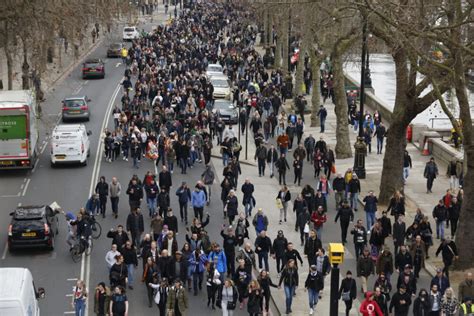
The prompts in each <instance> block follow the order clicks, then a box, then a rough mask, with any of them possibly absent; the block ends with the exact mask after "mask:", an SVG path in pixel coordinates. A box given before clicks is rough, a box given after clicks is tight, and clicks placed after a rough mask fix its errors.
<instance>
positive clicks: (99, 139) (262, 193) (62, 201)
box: [0, 2, 457, 316]
mask: <svg viewBox="0 0 474 316" xmlns="http://www.w3.org/2000/svg"><path fill="white" fill-rule="evenodd" d="M160 3H161V2H160ZM170 11H171V10H170ZM168 14H169V13H168ZM168 17H169V16H168V15H165V14H164V11H163V7H162V6H160V7H159V11H158V12H155V13H154V14H153V23H151V21H150V19H149V17H146V18H145V17H143V16H141V15H140V19H139V21H140V22H141V24H140V25H139V29H140V30H142V29H144V30H145V31H151V30H152V27H154V26H156V25H157V24H164V23H165V21H166V20H167V18H168ZM227 23H229V22H227ZM122 27H123V24H119V25H118V27H116V28H114V29H116V30H117V32H118V33H117V34H113V35H109V36H107V37H106V38H105V39H104V40H103V41H102V42H101V43H100V44H99V45H97V46H96V47H95V48H94V49H93V50H92V51H91V53H90V55H89V56H88V57H94V58H101V59H103V60H104V62H105V72H106V76H105V78H104V79H89V80H83V79H82V78H81V70H82V63H80V62H78V64H77V65H76V66H75V68H74V69H73V71H72V72H71V73H70V74H69V75H68V76H67V77H66V78H65V79H64V80H63V81H60V82H58V83H57V84H56V85H55V86H54V87H52V89H51V90H50V91H49V93H48V94H47V95H46V101H45V102H43V103H42V104H41V106H42V116H41V118H40V144H41V145H40V153H41V155H40V157H39V159H38V161H37V163H36V165H35V166H34V168H33V169H32V170H29V171H1V172H0V200H1V202H2V212H1V213H0V231H1V232H2V234H0V256H1V259H0V267H25V268H28V269H29V270H30V271H31V272H32V275H33V278H34V283H35V286H36V287H43V288H44V289H45V291H46V297H45V298H44V299H42V300H40V308H41V314H42V315H47V316H49V315H51V316H56V315H58V316H59V315H74V314H75V312H74V308H73V306H72V305H71V301H72V296H73V294H72V293H73V289H74V286H75V284H76V281H77V280H84V281H85V282H86V286H87V287H88V291H89V298H88V302H87V304H88V307H87V313H86V316H90V315H94V310H93V305H94V295H93V293H94V289H95V287H96V285H97V284H98V283H99V282H105V283H106V284H107V285H109V271H108V269H107V266H106V262H105V255H106V253H107V251H109V250H110V247H111V239H110V238H107V237H106V235H107V232H108V231H109V230H111V229H115V228H116V227H117V225H119V224H122V225H124V226H125V224H126V219H127V215H128V214H129V209H130V207H129V203H128V196H127V195H126V194H125V191H126V189H127V186H128V183H129V180H130V179H131V178H132V176H133V175H137V176H138V178H139V179H143V178H144V176H145V174H146V172H147V171H151V172H152V173H154V174H155V175H158V173H159V172H160V171H161V166H162V164H161V162H160V164H159V165H158V166H156V165H155V163H154V161H152V160H150V159H148V158H142V159H141V163H140V165H139V169H135V168H133V165H132V159H131V158H130V159H129V161H124V160H123V159H122V157H121V156H120V157H119V158H118V159H117V160H116V161H113V162H108V161H106V160H105V157H104V142H103V136H104V135H103V131H104V130H105V129H108V130H109V131H111V130H113V129H114V122H113V115H112V110H113V108H114V107H115V106H118V107H121V97H122V93H123V88H122V85H121V82H122V79H123V77H124V71H125V66H124V65H123V64H122V59H121V58H115V59H114V58H106V50H107V47H108V45H109V44H110V43H113V42H116V41H121V38H122V34H121V29H122ZM177 38H178V39H179V37H177ZM239 41H240V39H239ZM170 42H171V41H170ZM183 42H184V39H183ZM127 45H128V47H130V46H131V44H127ZM196 45H197V44H196ZM259 49H260V50H262V49H261V47H259ZM130 51H132V50H130ZM206 56H207V55H206ZM180 66H181V65H180ZM236 68H237V67H236ZM262 69H263V68H262ZM264 71H265V70H264ZM144 77H145V76H144ZM136 79H137V78H136V77H134V76H132V83H133V84H135V81H136ZM160 79H161V78H160ZM173 80H175V82H176V81H177V79H176V78H173ZM164 81H165V80H164V79H163V82H164ZM196 81H197V80H196ZM160 84H162V83H160ZM186 88H188V87H187V86H186ZM213 89H214V88H213ZM164 90H165V91H166V88H165V89H164ZM184 90H186V89H184ZM213 91H214V90H213ZM82 95H85V96H87V97H88V98H90V99H91V101H90V105H89V106H90V111H91V117H90V121H88V122H84V124H85V125H86V127H87V130H89V131H91V133H92V134H91V136H90V139H91V147H90V149H91V150H90V151H91V152H90V157H89V160H88V164H87V166H64V167H63V166H61V167H55V168H52V167H51V166H50V143H49V140H50V133H51V131H52V129H53V128H54V127H55V126H56V125H57V124H60V123H61V122H60V119H61V100H63V99H64V98H65V97H68V96H82ZM306 98H308V99H310V98H311V97H310V96H307V97H306ZM160 102H161V100H160ZM290 102H291V100H289V102H287V103H286V104H284V105H283V106H282V107H283V109H284V110H285V111H286V112H287V113H289V112H291V109H290ZM330 102H331V101H330V98H329V99H328V100H327V102H326V104H325V106H326V107H327V108H328V112H330V114H329V116H328V121H327V124H326V132H325V133H320V132H319V128H317V127H316V128H311V127H310V126H309V125H310V124H309V122H310V118H309V115H306V118H305V119H306V124H307V126H305V133H304V135H303V137H302V142H303V141H304V139H305V138H306V137H307V136H308V135H309V134H312V135H313V136H314V138H315V139H316V140H319V139H320V137H324V138H325V140H326V142H327V144H328V145H331V148H332V149H334V146H333V144H335V140H336V139H335V129H336V119H335V114H334V113H333V112H334V111H332V110H333V105H332V104H330ZM322 103H323V101H322V100H321V104H322ZM163 104H164V103H163ZM170 104H171V103H170ZM160 106H161V105H160ZM232 109H233V108H232ZM252 113H253V110H252ZM173 115H174V112H173ZM265 119H266V117H265V116H263V120H262V122H264V120H265ZM249 122H250V120H249ZM163 126H164V125H163ZM234 131H235V132H236V133H239V132H240V131H239V130H238V128H237V127H236V126H234ZM247 133H248V134H247V135H245V134H241V135H240V143H241V145H242V146H243V150H242V152H241V153H240V167H241V174H240V175H239V176H238V185H237V190H236V193H237V197H238V202H239V204H238V207H239V212H240V211H243V206H242V196H243V194H242V191H241V186H242V184H243V183H244V181H245V179H246V178H247V179H249V180H250V181H251V183H253V185H254V186H255V192H254V193H253V196H254V197H255V200H256V205H255V208H254V210H253V211H252V217H251V218H249V222H250V227H249V228H248V231H249V235H250V240H249V242H250V243H251V244H252V246H253V245H254V242H255V239H256V234H255V229H254V227H253V226H252V218H253V215H254V214H255V212H256V210H257V209H258V208H262V209H263V212H264V214H265V215H266V216H267V217H268V220H269V225H268V230H267V235H268V236H269V237H270V239H271V240H272V241H273V240H274V238H275V237H276V235H277V231H278V230H283V231H284V234H285V237H286V238H287V239H288V241H289V242H292V243H293V244H294V246H295V247H294V248H295V249H297V250H298V251H299V253H300V254H301V256H302V257H303V261H304V263H303V264H302V265H300V264H299V263H298V265H299V270H298V272H299V287H298V289H297V290H296V296H295V297H294V299H293V306H292V310H293V313H292V315H294V316H300V315H308V311H309V305H308V294H307V292H305V290H304V283H305V280H306V277H307V275H308V269H309V267H308V262H307V260H306V258H305V257H304V250H303V246H301V245H300V233H299V232H296V231H295V229H294V228H295V220H296V218H295V213H293V201H294V200H295V198H296V197H297V195H298V194H299V193H300V192H301V190H302V188H303V187H304V186H305V185H306V184H309V185H311V186H312V187H313V188H314V189H315V191H316V186H317V184H318V179H317V178H315V177H313V174H314V168H313V165H312V163H311V162H308V161H307V160H306V159H305V160H304V162H303V179H302V181H301V185H300V186H297V185H295V184H294V183H293V180H294V172H293V153H294V149H295V148H296V146H297V144H296V137H295V139H294V143H293V151H289V152H288V154H287V156H286V158H287V160H288V164H289V166H291V167H290V169H289V170H287V174H286V182H287V184H288V188H289V191H290V192H291V196H292V198H291V202H289V205H288V218H287V219H288V221H285V222H283V223H279V219H280V218H279V215H280V211H279V209H277V206H276V201H275V198H276V196H277V193H278V191H279V190H280V188H281V186H280V185H279V183H278V173H277V171H276V168H275V176H274V177H273V178H270V171H269V170H268V169H269V168H268V165H267V168H266V170H265V175H264V176H263V177H259V176H258V169H257V165H256V161H254V159H253V158H254V154H255V151H256V148H255V144H254V139H253V133H252V131H251V128H247ZM351 133H352V131H351ZM246 136H247V138H248V142H247V143H246V141H245V140H246ZM351 137H352V136H351ZM270 145H275V147H276V141H275V139H270V140H269V142H268V144H266V147H267V148H269V147H270ZM192 146H194V143H193V145H192ZM213 146H214V147H213V150H212V153H213V156H212V159H211V166H212V168H213V169H214V172H215V175H216V179H215V181H214V184H213V185H212V195H211V201H210V205H209V206H207V207H204V213H206V212H207V213H209V215H210V223H209V225H208V226H206V231H207V232H208V234H209V238H210V241H216V242H217V243H219V244H220V245H222V241H223V239H222V237H221V235H220V232H221V229H222V227H223V224H228V220H227V219H223V207H222V201H221V185H220V184H221V181H222V180H223V168H224V166H223V161H222V158H221V156H220V147H219V146H218V145H217V142H216V139H214V142H213ZM246 151H248V157H247V159H246V157H245V152H246ZM380 157H382V155H380ZM380 159H382V158H380ZM349 160H350V161H349ZM339 162H340V163H341V164H340V165H339ZM343 163H344V164H348V165H350V166H351V164H352V159H346V160H345V161H344V162H343V161H342V160H337V161H336V165H337V168H338V169H337V171H338V172H341V173H342V174H344V171H345V170H344V169H343V168H342V165H343ZM414 165H415V162H414ZM340 166H341V167H340ZM344 166H345V165H344ZM416 167H417V172H418V169H421V168H422V167H423V166H422V164H421V163H420V162H416ZM204 168H205V166H204V163H203V162H200V163H195V164H194V167H193V168H188V170H187V174H181V172H180V169H179V167H178V166H177V164H176V163H175V167H174V173H173V175H172V181H173V186H172V187H171V189H170V199H171V208H172V209H173V211H174V215H176V216H177V218H178V227H179V229H178V232H177V239H178V245H179V246H178V248H179V249H181V247H182V245H183V243H184V242H185V233H186V226H185V224H184V223H183V222H181V221H180V220H179V204H178V198H177V196H176V195H175V192H176V189H177V188H178V187H179V186H180V185H181V183H182V182H183V181H185V182H187V184H188V186H189V187H190V188H191V189H193V188H194V185H195V183H196V181H198V180H201V174H202V173H203V171H204ZM377 168H378V166H377ZM367 171H368V174H371V173H372V174H373V173H378V172H379V170H378V169H377V170H376V168H375V167H374V166H369V165H367ZM321 174H322V173H321ZM102 176H104V177H105V178H106V181H107V182H108V183H110V181H111V179H112V177H116V178H117V179H118V181H119V182H120V183H121V187H122V193H121V195H120V203H119V213H118V218H117V219H115V218H113V216H112V211H111V204H110V199H108V200H107V211H106V218H102V217H101V216H97V217H96V219H97V220H98V222H99V223H100V224H101V226H102V235H101V237H100V238H99V239H97V240H94V247H93V251H92V253H91V255H90V256H86V255H83V256H82V259H81V261H79V262H77V263H74V262H73V260H72V258H71V255H70V253H69V248H68V245H67V244H66V236H67V223H66V220H65V217H64V216H63V215H62V214H59V215H57V216H59V223H60V230H59V235H58V236H57V237H56V239H55V248H54V250H53V251H48V250H44V249H38V250H22V251H16V252H10V251H9V250H8V246H7V227H8V225H9V223H10V216H9V213H10V212H12V211H13V210H14V209H15V208H16V207H18V206H27V205H46V204H51V203H52V202H57V203H58V204H59V205H60V206H61V207H62V209H63V210H64V211H65V212H73V213H77V212H78V210H79V208H81V207H84V206H85V205H86V201H87V200H88V198H89V197H90V196H91V194H92V193H93V192H94V189H95V187H96V184H97V182H98V181H99V178H100V177H102ZM334 176H335V175H333V174H331V179H330V182H331V184H332V180H333V177H334ZM417 176H419V175H416V174H414V175H413V176H412V177H413V178H414V177H417ZM423 181H424V180H423ZM373 189H374V190H376V189H377V188H373ZM366 190H367V188H366V187H364V188H362V190H361V192H366ZM189 206H190V208H189V210H188V219H189V222H190V223H191V219H192V218H193V217H194V216H193V215H194V213H193V209H192V206H191V202H190V203H189ZM327 206H328V212H327V223H325V224H324V228H323V234H322V243H323V246H324V248H325V249H326V250H327V249H328V244H329V243H333V242H335V243H339V242H341V231H340V224H339V222H338V223H335V222H334V220H335V216H336V209H335V199H334V193H333V192H331V193H330V194H329V195H328V200H327ZM141 209H142V214H143V217H144V226H145V233H149V232H150V231H151V229H150V218H149V216H148V209H147V207H146V198H144V199H143V201H142V203H141ZM358 209H359V211H358V212H357V213H355V218H354V223H355V222H356V221H357V219H362V221H363V223H364V226H365V225H366V216H365V215H366V214H365V212H364V210H363V209H364V207H363V205H359V207H358ZM379 211H381V208H380V209H379ZM410 212H412V210H410ZM379 213H381V212H379ZM407 213H408V211H407ZM377 215H378V216H377V217H379V214H377ZM428 215H430V214H428ZM410 216H411V215H410ZM390 219H391V221H392V224H393V222H394V218H393V216H390ZM406 224H407V227H408V226H409V225H410V224H411V220H410V222H409V221H408V220H407V222H406ZM352 228H353V223H351V225H350V226H349V231H350V230H351V229H352ZM433 228H434V227H433ZM367 238H368V239H369V238H370V235H369V236H368V237H367ZM347 241H348V243H347V244H346V245H345V252H344V262H343V263H342V264H341V265H340V266H339V268H340V279H341V280H342V278H344V277H345V274H346V271H348V270H350V271H352V273H353V276H354V278H355V279H356V282H357V299H356V300H355V301H354V306H353V308H352V312H351V315H359V306H360V303H361V302H362V301H363V299H364V298H363V295H362V293H361V291H360V288H361V284H360V279H359V278H357V277H356V275H357V266H356V258H355V251H354V244H353V238H352V235H350V233H349V235H348V237H347ZM385 244H386V245H387V246H388V247H389V248H390V249H391V251H392V254H393V257H394V258H395V254H394V253H393V241H392V239H391V238H387V240H386V242H385ZM236 251H237V248H236ZM434 251H435V249H433V248H431V249H430V255H431V256H433V257H434ZM141 260H142V259H141V258H140V259H139V262H138V267H137V269H136V270H135V275H134V279H135V282H134V289H133V290H131V289H127V293H126V294H127V297H128V300H129V307H130V309H129V313H128V315H129V316H135V315H158V314H159V312H158V308H157V307H156V305H155V304H153V306H152V307H151V308H150V307H148V300H147V291H146V287H145V283H142V282H141V279H142V272H143V270H142V261H141ZM257 262H258V260H257ZM269 262H270V276H271V279H272V281H273V283H278V281H279V276H278V274H277V271H276V264H275V260H273V259H269ZM257 265H258V263H257ZM257 268H258V267H256V268H255V269H254V271H253V272H254V275H256V274H257V273H258V269H257ZM206 275H207V273H205V276H206ZM398 275H399V274H398V272H394V273H393V275H392V277H391V284H392V286H393V290H392V292H391V294H393V293H394V292H395V291H396V285H397V280H398ZM375 280H376V276H375V275H374V276H371V277H370V278H369V282H368V289H369V290H372V289H373V285H374V282H375ZM430 281H431V276H430V275H429V274H428V273H427V272H426V271H425V270H424V269H422V271H421V272H420V278H419V279H418V282H417V293H418V292H419V290H420V289H422V288H424V289H427V290H429V287H430ZM324 283H325V289H324V292H323V293H322V298H321V299H320V300H319V303H318V304H317V306H316V307H315V315H325V314H328V313H329V310H330V306H331V303H330V300H329V293H330V275H328V276H327V277H326V278H325V281H324ZM185 286H186V287H187V284H185ZM186 291H187V290H186ZM456 291H457V289H456ZM271 292H272V300H271V301H272V302H271V304H270V313H269V314H268V315H267V316H279V315H284V314H285V313H284V312H285V293H284V290H283V289H276V288H272V289H271ZM187 295H188V299H189V309H188V310H187V314H186V315H192V316H194V315H196V316H201V315H202V316H203V315H213V316H217V315H222V311H221V310H219V309H216V310H211V309H210V308H209V307H207V305H206V303H207V293H206V286H205V281H204V283H203V290H202V291H201V292H200V293H199V295H197V296H193V293H192V292H191V291H187ZM412 299H413V300H414V297H413V298H412ZM344 310H345V305H344V303H343V301H342V300H339V314H338V315H345V313H344ZM247 314H248V313H247V310H246V307H245V308H244V309H243V310H239V307H238V303H237V309H236V311H235V313H234V315H236V316H240V315H247ZM114 315H115V314H114ZM409 315H413V313H412V307H410V313H409Z"/></svg>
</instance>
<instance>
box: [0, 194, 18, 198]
mask: <svg viewBox="0 0 474 316" xmlns="http://www.w3.org/2000/svg"><path fill="white" fill-rule="evenodd" d="M0 197H1V198H13V197H18V194H14V195H13V194H6V195H0Z"/></svg>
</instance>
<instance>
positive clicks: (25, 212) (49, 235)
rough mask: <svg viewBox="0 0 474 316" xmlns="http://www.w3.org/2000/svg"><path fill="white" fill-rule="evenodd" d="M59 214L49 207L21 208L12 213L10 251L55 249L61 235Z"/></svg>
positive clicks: (9, 234) (9, 239)
mask: <svg viewBox="0 0 474 316" xmlns="http://www.w3.org/2000/svg"><path fill="white" fill-rule="evenodd" d="M56 215H57V212H56V211H53V209H52V208H51V207H49V206H48V205H42V206H20V207H18V208H17V209H15V211H13V212H11V213H10V216H11V217H12V220H11V222H10V226H9V227H8V250H9V251H14V250H16V249H18V248H31V247H38V246H39V247H47V248H49V249H51V250H52V249H54V238H55V236H56V235H57V234H59V221H58V218H57V216H56Z"/></svg>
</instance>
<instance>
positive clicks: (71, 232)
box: [63, 212, 77, 249]
mask: <svg viewBox="0 0 474 316" xmlns="http://www.w3.org/2000/svg"><path fill="white" fill-rule="evenodd" d="M63 213H64V212H63ZM65 216H66V223H67V239H66V242H67V244H68V245H69V249H72V247H73V246H74V240H75V239H76V231H77V218H76V216H75V215H74V214H73V213H72V212H67V213H66V214H65Z"/></svg>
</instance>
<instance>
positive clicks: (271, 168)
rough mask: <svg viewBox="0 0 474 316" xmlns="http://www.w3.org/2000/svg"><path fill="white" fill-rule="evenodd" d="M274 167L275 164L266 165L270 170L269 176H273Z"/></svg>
mask: <svg viewBox="0 0 474 316" xmlns="http://www.w3.org/2000/svg"><path fill="white" fill-rule="evenodd" d="M274 167H275V164H274V163H273V162H269V163H268V168H269V169H270V176H273V169H274Z"/></svg>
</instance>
